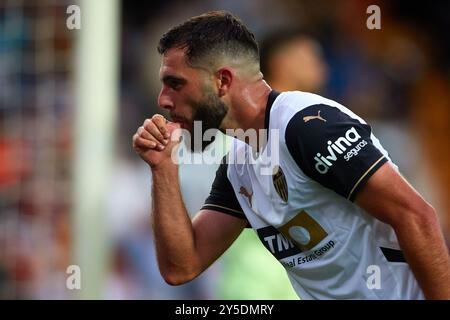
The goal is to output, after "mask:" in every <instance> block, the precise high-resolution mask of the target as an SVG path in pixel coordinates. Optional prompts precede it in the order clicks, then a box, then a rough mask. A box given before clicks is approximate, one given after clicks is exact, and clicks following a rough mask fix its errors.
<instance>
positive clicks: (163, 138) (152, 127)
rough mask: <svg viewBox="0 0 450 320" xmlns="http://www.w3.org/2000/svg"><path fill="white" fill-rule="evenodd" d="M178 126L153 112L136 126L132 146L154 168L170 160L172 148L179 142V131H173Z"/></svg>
mask: <svg viewBox="0 0 450 320" xmlns="http://www.w3.org/2000/svg"><path fill="white" fill-rule="evenodd" d="M178 128H180V126H179V124H177V123H173V122H168V121H167V120H166V119H165V118H164V117H163V116H162V115H160V114H155V115H154V116H153V117H152V118H151V119H146V120H145V121H144V124H143V125H142V126H141V127H139V128H138V130H137V132H136V134H135V135H134V136H133V148H134V150H135V151H136V152H137V153H138V154H139V156H140V157H141V158H142V159H143V160H144V161H145V162H147V163H148V164H149V165H150V167H151V168H156V167H157V166H159V165H161V164H162V163H165V162H167V161H171V160H172V159H171V155H172V150H173V148H174V147H175V146H176V145H178V144H179V132H178V130H177V131H176V132H174V131H175V130H176V129H178ZM174 134H175V135H177V136H174Z"/></svg>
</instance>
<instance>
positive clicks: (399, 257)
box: [380, 247, 406, 262]
mask: <svg viewBox="0 0 450 320" xmlns="http://www.w3.org/2000/svg"><path fill="white" fill-rule="evenodd" d="M380 249H381V252H383V254H384V256H385V257H386V260H387V261H389V262H406V259H405V256H404V255H403V252H402V251H401V250H398V249H391V248H384V247H380Z"/></svg>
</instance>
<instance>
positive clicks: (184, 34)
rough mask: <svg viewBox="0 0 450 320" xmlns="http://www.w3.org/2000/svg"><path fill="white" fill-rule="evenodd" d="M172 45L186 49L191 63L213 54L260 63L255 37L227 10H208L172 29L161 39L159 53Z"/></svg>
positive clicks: (162, 52)
mask: <svg viewBox="0 0 450 320" xmlns="http://www.w3.org/2000/svg"><path fill="white" fill-rule="evenodd" d="M172 48H180V49H186V56H187V61H188V62H189V63H191V64H192V63H196V62H198V61H199V60H200V59H201V58H203V57H205V56H208V55H210V54H214V53H220V54H225V55H227V56H230V57H236V56H248V57H250V58H252V59H254V60H255V61H258V62H259V51H258V44H257V43H256V40H255V36H254V35H253V33H252V32H250V31H249V30H248V28H247V27H246V26H245V25H244V24H243V23H242V21H241V20H240V19H239V18H237V17H235V16H234V15H232V14H231V13H229V12H226V11H212V12H207V13H204V14H202V15H200V16H196V17H192V18H190V19H189V20H187V21H185V22H184V23H182V24H180V25H178V26H175V27H173V28H172V29H170V30H169V31H168V32H166V33H165V34H164V35H163V36H162V38H161V39H160V40H159V45H158V52H159V53H160V54H164V53H166V52H167V51H168V50H169V49H172Z"/></svg>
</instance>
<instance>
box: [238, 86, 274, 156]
mask: <svg viewBox="0 0 450 320" xmlns="http://www.w3.org/2000/svg"><path fill="white" fill-rule="evenodd" d="M246 91H247V93H248V95H247V97H245V100H244V101H245V104H246V106H243V107H250V108H252V109H254V110H256V112H255V116H254V117H253V119H252V120H251V121H249V122H248V123H245V124H243V125H242V127H241V128H242V129H243V130H244V131H247V130H249V129H251V130H255V131H256V141H245V142H246V143H248V144H250V146H251V147H252V149H253V150H255V151H258V152H260V151H261V150H262V149H263V148H264V146H265V144H266V138H267V135H263V134H260V133H261V130H264V129H266V128H265V118H266V107H267V102H268V99H269V94H270V92H271V91H272V89H271V88H270V86H269V85H268V84H267V83H266V81H265V80H264V79H262V78H261V79H260V80H259V81H257V82H255V83H254V84H253V85H251V86H249V87H247V88H246Z"/></svg>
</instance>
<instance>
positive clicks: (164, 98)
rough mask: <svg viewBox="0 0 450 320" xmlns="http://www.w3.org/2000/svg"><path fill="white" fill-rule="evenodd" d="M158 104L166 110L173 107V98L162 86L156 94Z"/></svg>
mask: <svg viewBox="0 0 450 320" xmlns="http://www.w3.org/2000/svg"><path fill="white" fill-rule="evenodd" d="M158 106H159V107H160V108H164V109H167V110H171V109H173V107H174V104H173V100H172V99H171V98H170V96H169V95H168V94H167V92H166V90H165V89H164V88H163V89H161V92H160V93H159V96H158Z"/></svg>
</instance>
